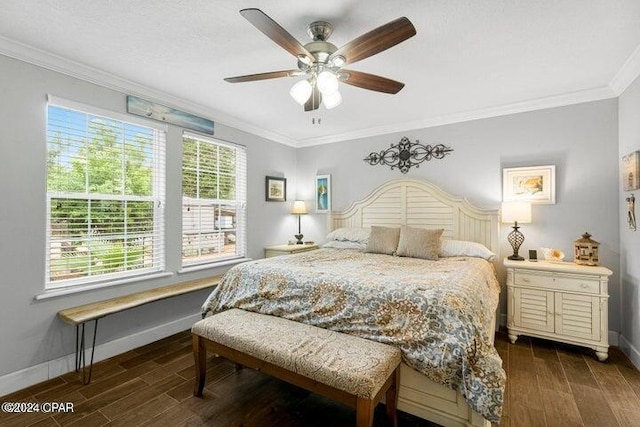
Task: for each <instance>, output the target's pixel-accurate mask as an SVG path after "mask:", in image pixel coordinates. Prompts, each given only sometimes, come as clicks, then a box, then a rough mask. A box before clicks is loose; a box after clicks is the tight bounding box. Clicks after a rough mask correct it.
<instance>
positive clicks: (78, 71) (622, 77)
mask: <svg viewBox="0 0 640 427" xmlns="http://www.w3.org/2000/svg"><path fill="white" fill-rule="evenodd" d="M0 54H3V55H6V56H9V57H12V58H15V59H19V60H21V61H24V62H28V63H31V64H34V65H37V66H40V67H43V68H46V69H49V70H52V71H56V72H59V73H62V74H66V75H68V76H71V77H76V78H79V79H81V80H84V81H87V82H90V83H94V84H96V85H99V86H103V87H106V88H109V89H113V90H116V91H118V92H122V93H128V94H133V95H137V96H141V97H145V98H148V99H150V100H153V101H155V102H159V103H163V104H169V105H170V106H172V107H174V108H178V109H181V110H185V111H189V112H191V113H193V114H197V115H202V116H204V117H207V118H211V119H213V120H214V121H216V122H219V123H220V124H224V125H225V126H229V127H233V128H236V129H238V130H240V131H244V132H248V133H251V134H253V135H256V136H260V137H262V138H265V139H269V140H271V141H274V142H278V143H281V144H284V145H287V146H290V147H294V148H297V147H310V146H314V145H323V144H331V143H334V142H341V141H348V140H353V139H360V138H367V137H372V136H378V135H385V134H391V133H396V132H405V131H409V130H414V129H422V128H429V127H435V126H443V125H448V124H454V123H461V122H466V121H471V120H479V119H486V118H491V117H499V116H506V115H510V114H517V113H523V112H528V111H535V110H542V109H547V108H555V107H562V106H566V105H573V104H579V103H583V102H591V101H599V100H602V99H609V98H615V97H617V96H620V94H622V93H623V92H624V91H625V90H626V88H627V87H629V85H631V83H632V82H633V81H634V80H635V79H636V78H637V77H638V75H640V46H638V47H637V48H636V49H635V51H634V52H633V54H632V55H631V56H630V57H629V58H628V59H627V61H626V62H625V63H624V65H623V66H622V68H621V69H620V70H619V71H618V73H617V74H616V75H615V77H614V78H613V79H612V80H611V82H610V83H609V85H607V86H602V87H598V88H593V89H588V90H583V91H578V92H572V93H567V94H562V95H556V96H550V97H545V98H539V99H533V100H529V101H523V102H516V103H512V104H506V105H500V106H496V107H489V108H483V109H479V110H473V111H467V112H462V113H454V114H449V115H443V116H438V117H430V118H426V119H422V120H415V121H410V122H403V123H396V124H392V125H386V126H375V127H370V128H365V129H359V130H356V131H352V132H345V133H341V134H334V135H328V136H323V137H314V138H307V139H302V140H298V141H296V140H294V139H292V138H289V137H287V136H284V135H281V134H279V133H276V132H272V131H269V130H266V129H263V128H260V127H257V126H254V125H251V124H249V123H247V122H244V121H242V120H239V119H237V118H235V117H232V116H229V115H227V114H225V113H223V112H221V111H218V110H214V109H211V108H208V107H205V106H203V105H201V104H198V103H194V102H192V101H189V100H187V99H184V98H181V97H177V96H174V95H171V94H168V93H165V92H162V91H159V90H156V89H152V88H150V87H146V86H144V85H141V84H139V83H136V82H133V81H130V80H127V79H123V78H121V77H118V76H116V75H113V74H111V73H107V72H104V71H101V70H99V69H96V68H93V67H89V66H86V65H83V64H81V63H78V62H75V61H72V60H70V59H68V58H65V57H62V56H58V55H54V54H51V53H49V52H47V51H43V50H40V49H36V48H34V47H31V46H28V45H25V44H23V43H20V42H16V41H14V40H10V39H7V38H4V37H0Z"/></svg>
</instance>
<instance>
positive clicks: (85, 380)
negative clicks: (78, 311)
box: [76, 319, 98, 385]
mask: <svg viewBox="0 0 640 427" xmlns="http://www.w3.org/2000/svg"><path fill="white" fill-rule="evenodd" d="M84 325H85V322H82V332H80V325H76V372H80V368H82V384H85V385H86V384H89V383H90V382H91V372H92V371H93V355H94V354H95V352H96V335H98V319H95V320H94V324H93V342H92V344H91V360H90V361H89V375H88V376H87V358H86V354H85V352H86V348H85V341H84V338H85V334H84Z"/></svg>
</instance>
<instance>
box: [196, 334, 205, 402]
mask: <svg viewBox="0 0 640 427" xmlns="http://www.w3.org/2000/svg"><path fill="white" fill-rule="evenodd" d="M193 359H194V362H195V368H196V384H195V387H194V389H193V395H194V396H197V397H202V391H203V390H204V381H205V377H206V375H207V349H206V347H205V346H204V340H203V339H202V338H201V337H200V336H199V335H195V334H193Z"/></svg>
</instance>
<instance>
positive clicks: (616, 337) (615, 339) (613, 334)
mask: <svg viewBox="0 0 640 427" xmlns="http://www.w3.org/2000/svg"><path fill="white" fill-rule="evenodd" d="M609 345H612V346H614V347H618V346H619V345H620V332H618V331H609Z"/></svg>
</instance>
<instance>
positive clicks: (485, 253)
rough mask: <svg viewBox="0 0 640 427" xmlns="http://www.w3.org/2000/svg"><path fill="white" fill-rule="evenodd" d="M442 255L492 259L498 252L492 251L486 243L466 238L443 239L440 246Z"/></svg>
mask: <svg viewBox="0 0 640 427" xmlns="http://www.w3.org/2000/svg"><path fill="white" fill-rule="evenodd" d="M440 256H441V257H451V256H470V257H476V258H482V259H486V260H487V261H492V260H493V259H494V258H495V256H496V254H494V253H493V252H491V251H490V250H489V249H488V248H487V247H486V246H485V245H483V244H482V243H477V242H468V241H466V240H451V239H443V240H442V246H441V248H440Z"/></svg>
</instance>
